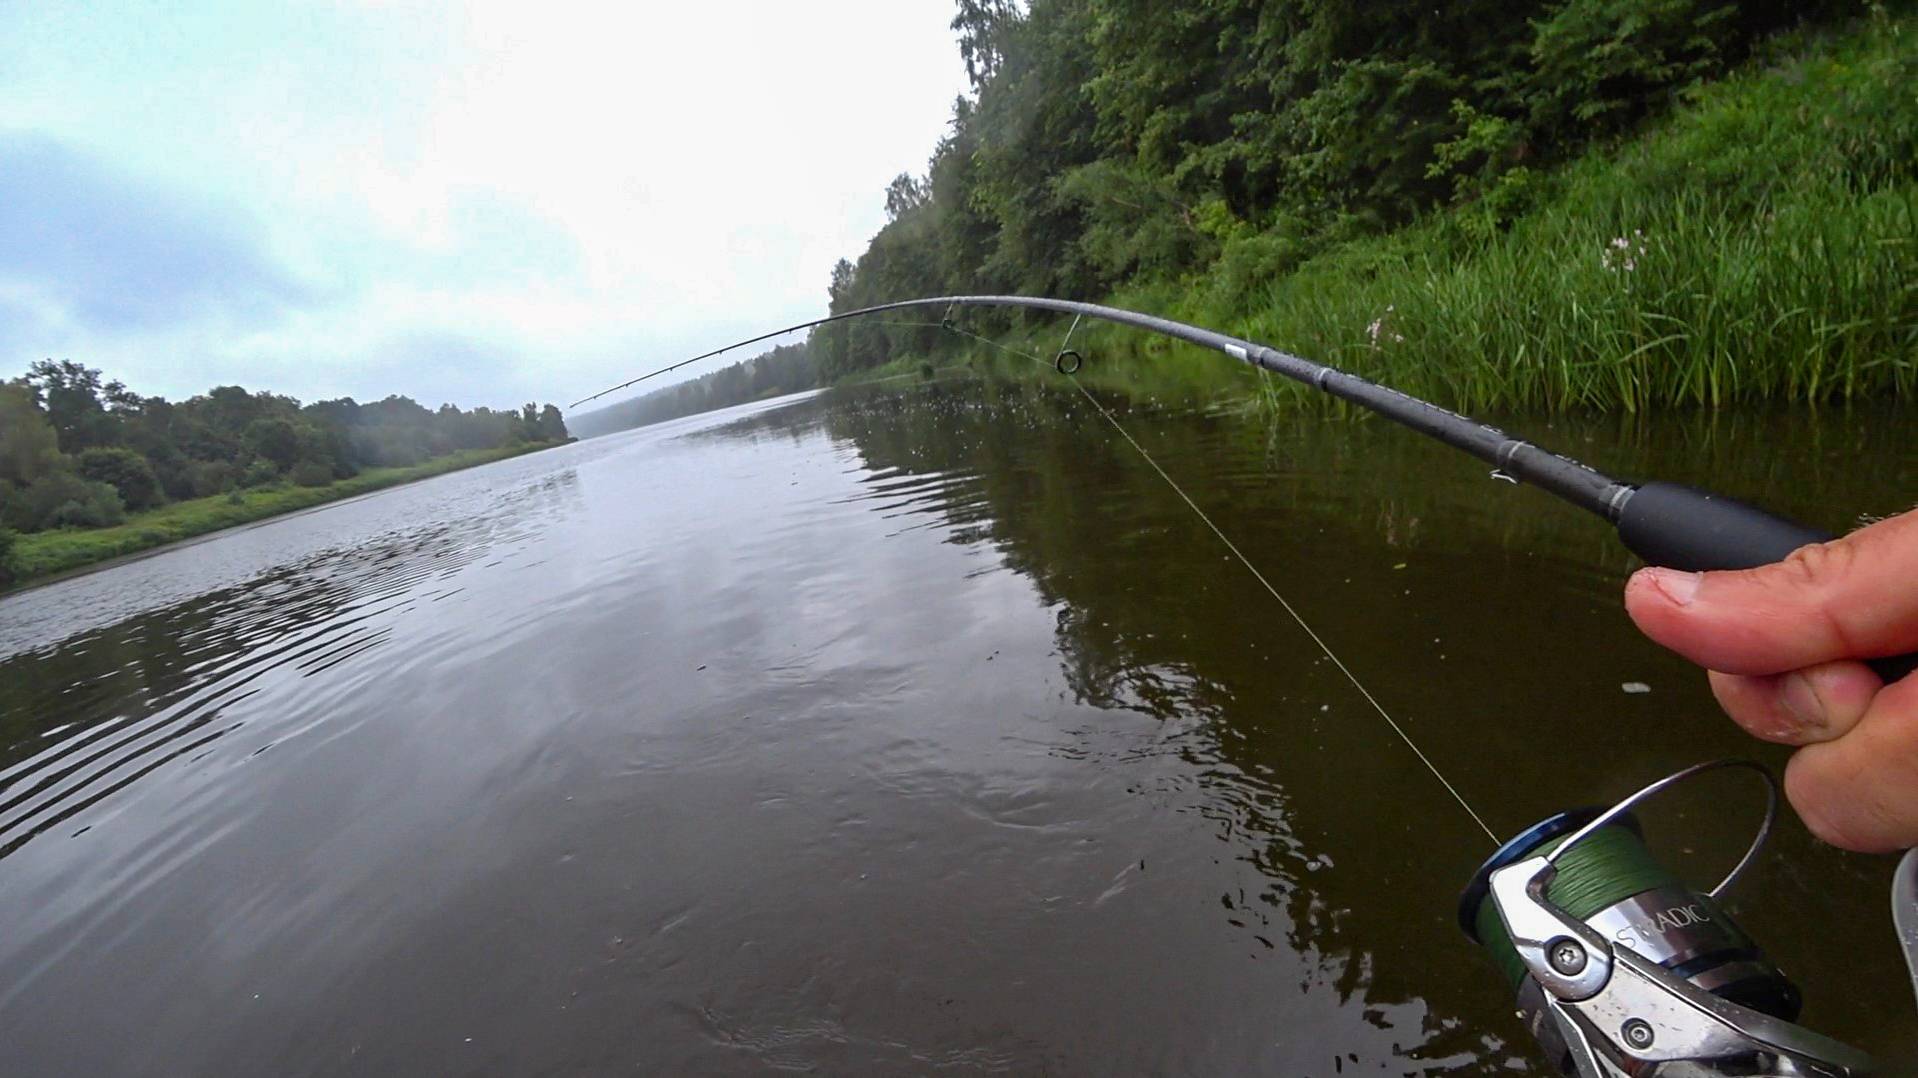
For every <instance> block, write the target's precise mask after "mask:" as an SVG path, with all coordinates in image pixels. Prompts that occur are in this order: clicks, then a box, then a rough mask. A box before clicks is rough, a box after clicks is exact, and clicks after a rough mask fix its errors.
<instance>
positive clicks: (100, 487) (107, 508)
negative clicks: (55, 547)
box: [47, 483, 127, 528]
mask: <svg viewBox="0 0 1918 1078" xmlns="http://www.w3.org/2000/svg"><path fill="white" fill-rule="evenodd" d="M87 486H88V487H90V488H91V489H90V490H88V491H87V496H86V497H85V498H75V499H73V500H72V501H68V502H63V503H61V505H60V506H59V507H58V508H56V509H55V510H54V511H53V514H52V515H51V516H50V517H48V518H47V527H51V528H105V527H110V526H112V525H114V524H120V523H123V522H124V521H125V520H126V518H127V511H126V506H124V505H121V504H120V492H119V491H116V490H114V489H113V488H112V487H110V486H107V485H106V484H105V483H88V484H87Z"/></svg>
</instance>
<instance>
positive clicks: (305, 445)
mask: <svg viewBox="0 0 1918 1078" xmlns="http://www.w3.org/2000/svg"><path fill="white" fill-rule="evenodd" d="M567 438H568V434H567V430H566V422H565V420H564V419H563V418H562V417H561V415H560V412H559V409H558V408H556V407H554V406H553V405H551V404H548V405H546V406H545V407H544V408H541V407H539V406H537V405H534V404H527V405H526V406H525V407H523V408H521V409H520V410H518V411H493V410H491V409H488V408H474V409H472V410H471V411H465V410H462V409H459V408H456V407H454V406H453V405H451V404H442V405H440V407H439V408H438V409H428V408H426V407H424V406H422V405H420V404H419V403H417V402H415V401H413V400H411V399H410V398H407V397H401V396H390V397H387V398H386V399H384V400H380V401H373V402H370V403H366V404H362V403H359V402H357V401H355V400H353V399H352V398H350V397H343V398H340V399H338V400H328V401H317V402H314V403H312V404H305V405H302V404H301V403H300V402H299V401H297V400H294V399H293V398H291V397H285V396H280V395H278V394H274V393H268V392H264V391H250V390H247V389H244V388H242V387H240V386H217V387H215V388H213V389H210V390H208V391H207V392H206V393H203V394H201V395H199V396H196V397H192V398H189V399H187V400H184V401H177V402H175V401H168V400H166V399H164V398H162V397H157V396H141V395H140V394H138V393H136V392H134V391H132V390H130V389H128V388H127V387H126V386H125V385H124V384H122V383H121V382H119V381H117V380H106V379H105V376H104V375H103V374H102V372H100V371H99V370H96V369H94V368H91V367H87V366H84V365H82V364H80V363H77V362H74V361H71V360H61V361H58V362H56V361H54V360H41V361H39V362H36V363H34V364H33V365H32V366H31V367H30V368H29V369H28V371H27V373H26V375H25V376H24V377H21V378H15V379H13V380H11V381H8V382H4V383H0V561H4V555H5V553H6V551H5V549H4V548H5V546H6V545H7V544H8V543H9V542H10V537H9V535H8V533H9V532H21V533H31V532H41V531H47V530H52V529H74V528H104V527H109V526H112V525H116V524H120V523H122V522H123V521H124V520H125V519H126V518H127V515H128V514H129V513H137V512H141V511H145V510H152V509H155V508H158V507H160V506H162V505H165V504H167V503H170V502H180V501H187V500H191V499H201V498H210V497H213V496H215V495H222V494H225V495H230V496H234V497H237V496H238V495H239V493H240V492H242V491H245V490H249V489H257V488H266V487H275V486H288V485H291V486H298V487H326V486H329V485H331V484H333V483H335V482H336V481H339V480H345V479H349V478H352V477H354V476H356V475H358V474H359V473H360V472H361V471H362V470H363V469H369V468H405V467H410V466H416V465H420V464H423V463H425V462H428V461H431V460H435V459H437V458H442V457H445V456H447V455H449V454H454V453H458V452H461V451H466V450H480V449H494V448H500V447H508V446H514V445H538V444H546V443H555V442H564V441H566V440H567Z"/></svg>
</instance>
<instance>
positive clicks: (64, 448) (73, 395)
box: [26, 359, 119, 453]
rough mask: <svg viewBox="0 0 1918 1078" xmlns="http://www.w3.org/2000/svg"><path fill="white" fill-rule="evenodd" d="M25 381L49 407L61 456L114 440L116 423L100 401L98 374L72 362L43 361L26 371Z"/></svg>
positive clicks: (47, 409)
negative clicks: (114, 425) (112, 433)
mask: <svg viewBox="0 0 1918 1078" xmlns="http://www.w3.org/2000/svg"><path fill="white" fill-rule="evenodd" d="M26 381H27V384H28V385H30V386H32V387H33V390H34V392H35V394H36V395H37V396H38V398H39V400H40V403H41V404H42V406H44V407H45V408H46V412H47V418H48V419H49V420H51V421H52V423H53V430H54V433H55V434H57V435H58V436H59V440H60V451H61V452H62V453H78V452H80V451H81V450H82V449H85V448H87V447H88V446H94V445H104V444H106V443H107V442H108V441H110V440H111V431H112V427H113V423H112V421H111V420H110V419H109V418H108V417H107V411H106V406H105V405H104V404H103V403H102V402H101V399H100V391H101V388H102V386H101V382H100V372H99V371H97V370H94V369H93V368H91V367H87V366H83V365H81V364H79V363H75V362H74V361H72V360H70V359H63V360H60V361H59V362H57V363H56V362H54V361H53V360H51V359H43V360H40V361H39V362H37V363H35V364H33V366H31V367H29V368H28V369H27V377H26ZM115 387H116V389H117V388H118V387H119V386H118V383H115Z"/></svg>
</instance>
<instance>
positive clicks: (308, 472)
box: [287, 460, 333, 487]
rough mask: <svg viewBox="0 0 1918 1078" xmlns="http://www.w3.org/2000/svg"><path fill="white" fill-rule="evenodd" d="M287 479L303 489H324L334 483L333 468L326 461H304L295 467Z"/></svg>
mask: <svg viewBox="0 0 1918 1078" xmlns="http://www.w3.org/2000/svg"><path fill="white" fill-rule="evenodd" d="M287 478H288V479H291V480H293V482H295V483H298V484H299V485H300V486H303V487H323V486H326V485H327V484H328V483H331V482H333V466H332V465H330V464H328V463H326V462H325V461H319V460H303V461H301V462H299V463H298V464H295V465H294V466H293V470H292V471H291V472H289V473H287Z"/></svg>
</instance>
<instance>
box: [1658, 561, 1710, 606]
mask: <svg viewBox="0 0 1918 1078" xmlns="http://www.w3.org/2000/svg"><path fill="white" fill-rule="evenodd" d="M1647 571H1648V572H1650V573H1651V574H1652V586H1653V587H1655V588H1657V589H1658V590H1659V591H1660V592H1662V593H1663V594H1664V596H1665V598H1667V599H1670V600H1671V601H1672V602H1674V603H1676V604H1678V605H1679V606H1690V605H1692V599H1693V598H1694V597H1696V596H1697V595H1698V584H1699V581H1701V580H1703V579H1704V575H1703V574H1701V573H1686V572H1681V571H1679V570H1677V569H1651V570H1647Z"/></svg>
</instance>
